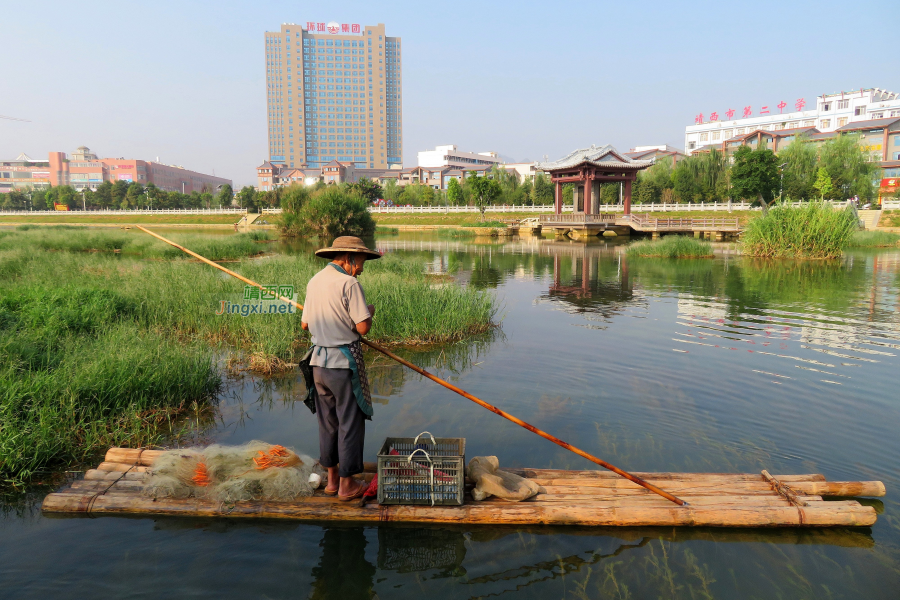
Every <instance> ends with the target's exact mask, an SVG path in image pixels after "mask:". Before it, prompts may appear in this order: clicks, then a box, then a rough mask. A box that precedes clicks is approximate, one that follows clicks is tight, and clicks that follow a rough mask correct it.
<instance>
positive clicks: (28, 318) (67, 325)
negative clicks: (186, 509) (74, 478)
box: [0, 285, 219, 482]
mask: <svg viewBox="0 0 900 600" xmlns="http://www.w3.org/2000/svg"><path fill="white" fill-rule="evenodd" d="M138 313H139V304H138V303H137V302H135V301H134V299H131V298H128V297H126V296H125V295H123V294H120V293H117V292H115V291H111V290H107V289H98V288H96V287H93V288H92V287H68V286H65V287H44V286H36V285H20V286H12V287H10V286H4V289H2V294H0V480H2V481H7V482H18V481H22V480H26V479H28V478H30V477H32V476H33V475H34V474H35V473H36V472H38V471H41V470H43V469H46V468H48V467H53V466H56V465H59V464H64V463H67V462H71V461H73V460H79V459H83V458H85V457H86V456H87V455H88V454H90V453H91V452H93V451H94V450H96V449H99V448H102V447H106V446H109V445H113V444H132V445H139V444H147V443H152V442H153V441H155V440H156V439H157V437H158V436H159V434H160V429H159V428H158V425H159V424H160V422H161V421H168V420H169V419H171V418H172V417H173V416H175V415H176V414H177V413H178V412H179V411H180V410H183V409H184V408H185V407H186V405H187V404H188V403H190V402H198V403H199V402H203V401H206V400H208V399H209V398H210V397H211V396H212V395H213V394H214V393H215V391H216V389H217V388H218V385H219V376H218V375H217V373H216V371H215V369H214V367H213V363H212V357H211V353H210V352H209V351H208V350H206V349H202V348H199V347H185V346H183V345H181V344H177V343H174V342H173V341H172V340H169V339H166V338H165V337H163V336H161V335H159V334H156V333H154V332H148V331H147V330H146V329H144V328H142V327H140V326H139V324H138V322H137V319H136V317H137V316H138Z"/></svg>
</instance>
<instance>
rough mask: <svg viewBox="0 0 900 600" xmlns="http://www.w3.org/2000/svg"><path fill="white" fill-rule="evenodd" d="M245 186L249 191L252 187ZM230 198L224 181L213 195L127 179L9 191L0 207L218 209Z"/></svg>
mask: <svg viewBox="0 0 900 600" xmlns="http://www.w3.org/2000/svg"><path fill="white" fill-rule="evenodd" d="M245 189H247V188H245ZM249 189H250V190H253V188H252V187H251V188H249ZM254 191H255V190H254ZM233 200H234V192H233V191H232V189H231V186H230V185H227V184H226V185H224V186H222V188H221V189H220V190H219V191H218V192H217V193H216V194H213V193H212V192H211V191H203V192H198V191H194V192H192V193H190V194H182V193H181V192H167V191H165V190H161V189H159V188H158V187H156V186H155V185H153V184H152V183H150V184H148V185H146V186H143V185H141V184H140V183H136V182H129V181H116V182H115V183H113V182H110V181H104V182H103V183H101V184H100V185H98V186H97V189H95V190H91V189H85V190H84V191H83V192H82V191H76V190H75V188H73V187H72V186H69V185H60V186H53V187H50V188H48V189H31V190H12V191H10V192H8V193H6V194H3V195H2V196H0V209H2V210H53V208H54V206H55V205H64V206H67V207H69V209H71V210H80V209H82V208H85V209H87V210H98V209H107V210H108V209H112V210H127V209H137V208H156V209H163V208H221V207H229V206H231V205H232V201H233Z"/></svg>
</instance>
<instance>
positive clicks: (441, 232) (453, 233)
mask: <svg viewBox="0 0 900 600" xmlns="http://www.w3.org/2000/svg"><path fill="white" fill-rule="evenodd" d="M433 233H434V234H435V235H436V236H437V237H439V238H449V239H452V240H456V239H460V238H470V237H474V236H475V232H474V231H472V228H471V227H464V228H462V229H456V228H453V229H451V228H449V227H442V228H441V229H435V230H434V231H433Z"/></svg>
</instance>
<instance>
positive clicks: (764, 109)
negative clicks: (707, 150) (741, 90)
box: [684, 88, 900, 154]
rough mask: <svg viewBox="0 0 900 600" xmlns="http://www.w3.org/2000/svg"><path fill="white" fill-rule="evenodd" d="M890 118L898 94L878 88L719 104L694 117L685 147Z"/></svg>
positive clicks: (898, 105)
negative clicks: (759, 103) (760, 103)
mask: <svg viewBox="0 0 900 600" xmlns="http://www.w3.org/2000/svg"><path fill="white" fill-rule="evenodd" d="M890 117H900V95H898V94H896V93H894V92H888V91H886V90H882V89H880V88H866V89H862V90H855V91H850V92H839V93H834V94H822V95H821V96H818V97H817V98H816V100H815V102H814V103H807V101H806V99H805V98H797V99H794V100H788V99H782V100H779V101H778V102H773V103H772V104H770V105H766V106H750V105H748V106H741V105H735V106H734V107H721V108H719V109H713V110H710V111H708V112H699V113H697V115H695V116H694V124H693V125H688V126H687V127H685V130H684V148H685V151H686V152H687V153H688V154H691V153H693V152H695V151H697V150H699V149H701V148H703V147H704V146H710V145H716V144H718V145H721V144H722V142H723V141H725V140H728V139H731V138H733V137H737V136H740V135H745V134H748V133H751V132H753V131H757V130H764V131H780V130H783V129H798V128H804V127H815V128H816V129H818V130H819V131H820V132H822V133H830V132H832V131H836V130H837V129H839V128H841V127H844V126H845V125H847V124H849V123H854V122H857V121H871V120H875V119H886V118H890Z"/></svg>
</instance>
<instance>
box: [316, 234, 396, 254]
mask: <svg viewBox="0 0 900 600" xmlns="http://www.w3.org/2000/svg"><path fill="white" fill-rule="evenodd" d="M345 252H356V253H359V254H365V255H366V259H368V260H375V259H376V258H381V254H379V253H378V252H375V251H374V250H369V249H368V248H367V247H366V244H365V243H364V242H363V241H362V240H361V239H359V238H358V237H356V236H352V235H342V236H341V237H339V238H336V239H335V240H334V242H332V243H331V247H330V248H321V249H319V250H316V256H321V257H322V258H334V257H335V256H337V255H338V254H343V253H345Z"/></svg>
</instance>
